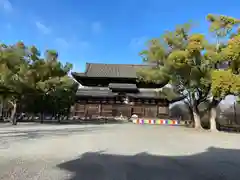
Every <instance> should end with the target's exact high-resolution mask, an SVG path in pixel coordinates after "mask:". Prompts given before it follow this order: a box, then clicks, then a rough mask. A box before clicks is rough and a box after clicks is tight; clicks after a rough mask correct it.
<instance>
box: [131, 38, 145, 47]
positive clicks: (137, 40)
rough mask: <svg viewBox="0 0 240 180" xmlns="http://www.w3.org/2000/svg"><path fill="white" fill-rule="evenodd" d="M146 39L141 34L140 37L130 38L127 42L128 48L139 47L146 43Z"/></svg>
mask: <svg viewBox="0 0 240 180" xmlns="http://www.w3.org/2000/svg"><path fill="white" fill-rule="evenodd" d="M146 41H147V37H146V36H141V37H137V38H132V39H131V40H130V43H129V47H130V48H133V49H136V48H141V47H143V46H144V44H145V43H146Z"/></svg>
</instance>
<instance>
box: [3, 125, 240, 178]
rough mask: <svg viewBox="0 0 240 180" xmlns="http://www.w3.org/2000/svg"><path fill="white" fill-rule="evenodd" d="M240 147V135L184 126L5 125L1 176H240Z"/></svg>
mask: <svg viewBox="0 0 240 180" xmlns="http://www.w3.org/2000/svg"><path fill="white" fill-rule="evenodd" d="M238 149H240V143H239V135H238V134H227V133H210V132H199V131H195V130H193V129H187V128H182V127H166V126H158V125H135V124H111V125H39V124H37V125H34V124H32V125H30V124H20V125H19V126H16V127H15V126H14V127H13V126H7V125H4V127H3V126H2V125H1V124H0V179H1V180H11V179H14V180H18V179H19V180H30V179H31V180H32V179H40V180H48V179H51V180H61V179H74V180H77V179H80V180H105V179H106V180H112V179H114V180H115V179H116V180H125V179H131V180H135V179H136V180H152V179H157V180H159V179H161V180H162V179H163V180H164V179H177V180H179V179H182V180H188V179H189V180H190V179H194V180H195V179H197V180H204V179H227V180H231V179H236V180H239V175H240V171H239V169H240V151H239V150H238Z"/></svg>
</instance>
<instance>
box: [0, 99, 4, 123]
mask: <svg viewBox="0 0 240 180" xmlns="http://www.w3.org/2000/svg"><path fill="white" fill-rule="evenodd" d="M0 101H1V102H0V120H4V118H3V109H4V100H3V98H1V99H0Z"/></svg>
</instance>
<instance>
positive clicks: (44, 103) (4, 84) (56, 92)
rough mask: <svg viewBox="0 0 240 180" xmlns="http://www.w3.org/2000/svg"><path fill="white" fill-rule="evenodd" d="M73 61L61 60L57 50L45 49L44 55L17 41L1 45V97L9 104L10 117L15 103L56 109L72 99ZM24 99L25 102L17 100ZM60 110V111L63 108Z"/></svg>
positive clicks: (39, 109) (33, 108)
mask: <svg viewBox="0 0 240 180" xmlns="http://www.w3.org/2000/svg"><path fill="white" fill-rule="evenodd" d="M71 69H72V65H71V64H70V63H66V64H62V63H61V62H60V61H59V60H58V53H57V52H56V51H54V50H47V51H46V52H45V56H41V53H40V52H39V50H38V49H37V48H36V47H35V46H29V47H27V46H26V45H25V44H24V43H22V42H18V43H16V44H14V45H5V44H2V45H1V46H0V70H1V73H0V91H1V99H2V102H3V101H7V102H8V103H10V104H11V105H12V107H13V108H12V109H13V111H12V120H13V119H14V115H15V112H16V110H17V105H18V104H21V105H22V107H19V108H22V109H25V110H28V111H31V112H34V113H40V112H41V113H42V112H44V111H48V113H59V111H64V110H63V109H67V108H69V106H70V105H71V103H73V98H74V94H75V91H76V90H77V84H76V83H75V82H74V81H73V80H72V78H71V77H70V76H69V75H68V74H69V72H70V70H71ZM19 102H25V103H19ZM62 113H63V112H62Z"/></svg>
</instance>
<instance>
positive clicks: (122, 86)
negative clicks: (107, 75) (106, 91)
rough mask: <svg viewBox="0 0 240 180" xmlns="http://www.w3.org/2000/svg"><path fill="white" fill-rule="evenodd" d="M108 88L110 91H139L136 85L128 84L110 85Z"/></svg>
mask: <svg viewBox="0 0 240 180" xmlns="http://www.w3.org/2000/svg"><path fill="white" fill-rule="evenodd" d="M108 87H109V88H110V89H126V90H127V89H129V90H131V89H132V90H135V89H137V85H136V84H126V83H109V85H108Z"/></svg>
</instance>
